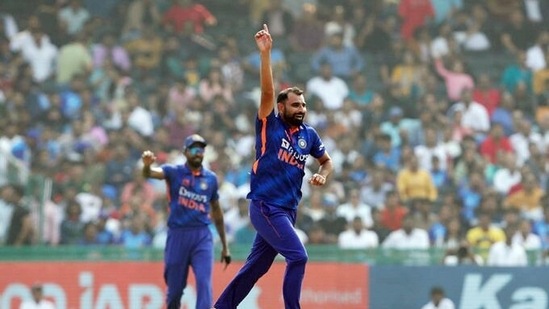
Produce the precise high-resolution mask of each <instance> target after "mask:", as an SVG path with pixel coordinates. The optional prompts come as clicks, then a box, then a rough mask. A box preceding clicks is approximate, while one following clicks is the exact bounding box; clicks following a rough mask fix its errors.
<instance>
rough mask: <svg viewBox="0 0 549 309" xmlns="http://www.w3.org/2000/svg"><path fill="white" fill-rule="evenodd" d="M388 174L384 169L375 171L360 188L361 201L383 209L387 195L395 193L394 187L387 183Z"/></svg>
mask: <svg viewBox="0 0 549 309" xmlns="http://www.w3.org/2000/svg"><path fill="white" fill-rule="evenodd" d="M385 175H386V173H385V170H384V169H382V168H378V169H375V170H374V171H372V172H371V173H370V177H368V178H367V181H366V183H365V184H364V185H362V187H361V188H360V200H361V201H362V202H363V203H364V204H366V205H370V206H371V207H372V210H373V209H374V208H377V209H382V208H383V207H384V205H385V200H386V197H387V193H389V192H390V191H393V189H394V186H393V185H392V184H391V183H390V182H388V181H386V176H385Z"/></svg>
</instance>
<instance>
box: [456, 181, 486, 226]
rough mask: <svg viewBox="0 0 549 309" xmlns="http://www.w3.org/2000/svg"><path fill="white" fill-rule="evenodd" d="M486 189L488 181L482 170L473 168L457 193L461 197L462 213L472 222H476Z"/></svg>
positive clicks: (468, 221)
mask: <svg viewBox="0 0 549 309" xmlns="http://www.w3.org/2000/svg"><path fill="white" fill-rule="evenodd" d="M485 190H486V181H485V179H484V177H483V174H482V172H481V171H478V170H473V171H471V172H470V174H469V175H468V176H467V180H466V181H464V182H462V183H461V184H460V185H459V187H458V191H457V194H458V196H459V198H460V199H461V201H462V202H461V203H462V205H461V215H462V217H463V218H464V219H465V220H466V221H467V223H469V224H472V223H474V222H475V219H476V218H475V212H476V211H477V209H478V208H479V206H480V204H481V202H482V196H483V193H484V191H485Z"/></svg>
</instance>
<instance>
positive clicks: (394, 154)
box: [372, 134, 400, 173]
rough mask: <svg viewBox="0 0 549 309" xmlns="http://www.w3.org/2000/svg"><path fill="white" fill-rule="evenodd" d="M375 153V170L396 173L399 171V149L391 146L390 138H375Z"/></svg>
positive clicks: (382, 135) (382, 136) (387, 136)
mask: <svg viewBox="0 0 549 309" xmlns="http://www.w3.org/2000/svg"><path fill="white" fill-rule="evenodd" d="M376 145H377V151H376V152H375V153H374V155H373V158H372V160H373V163H374V164H375V166H376V167H377V168H380V169H387V170H389V171H391V172H394V173H396V172H398V170H399V169H400V148H399V147H396V146H392V145H391V136H389V135H388V134H379V135H378V136H377V137H376Z"/></svg>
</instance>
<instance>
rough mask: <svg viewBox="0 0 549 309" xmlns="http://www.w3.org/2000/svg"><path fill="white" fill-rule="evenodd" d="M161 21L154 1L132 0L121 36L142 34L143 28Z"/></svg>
mask: <svg viewBox="0 0 549 309" xmlns="http://www.w3.org/2000/svg"><path fill="white" fill-rule="evenodd" d="M161 21H162V16H161V14H160V11H159V10H158V6H157V3H156V2H155V1H153V0H133V1H131V3H130V4H129V5H128V9H127V13H126V16H125V23H124V28H123V36H124V37H133V36H134V35H135V36H143V34H144V32H145V31H146V30H145V29H155V27H156V26H158V25H159V24H160V22H161ZM136 62H137V61H136Z"/></svg>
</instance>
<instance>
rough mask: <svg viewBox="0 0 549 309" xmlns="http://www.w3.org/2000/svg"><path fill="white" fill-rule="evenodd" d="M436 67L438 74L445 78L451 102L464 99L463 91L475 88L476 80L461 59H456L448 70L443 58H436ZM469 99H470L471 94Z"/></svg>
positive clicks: (447, 93)
mask: <svg viewBox="0 0 549 309" xmlns="http://www.w3.org/2000/svg"><path fill="white" fill-rule="evenodd" d="M435 69H436V70H437V73H438V75H440V76H441V77H442V78H443V79H444V83H445V85H446V95H447V98H448V99H449V100H450V101H451V102H457V101H459V100H460V99H461V100H462V101H463V100H464V98H463V93H464V92H465V91H466V90H469V91H470V89H473V88H474V87H475V82H474V81H473V78H472V77H471V75H469V74H468V73H467V72H465V67H464V64H463V63H462V62H461V61H460V60H454V61H453V64H452V69H451V70H448V69H446V67H445V66H444V62H443V60H442V59H441V58H436V59H435ZM468 99H469V100H470V94H469V97H468Z"/></svg>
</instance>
